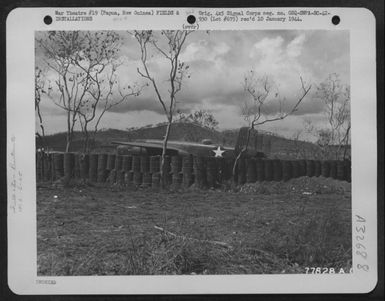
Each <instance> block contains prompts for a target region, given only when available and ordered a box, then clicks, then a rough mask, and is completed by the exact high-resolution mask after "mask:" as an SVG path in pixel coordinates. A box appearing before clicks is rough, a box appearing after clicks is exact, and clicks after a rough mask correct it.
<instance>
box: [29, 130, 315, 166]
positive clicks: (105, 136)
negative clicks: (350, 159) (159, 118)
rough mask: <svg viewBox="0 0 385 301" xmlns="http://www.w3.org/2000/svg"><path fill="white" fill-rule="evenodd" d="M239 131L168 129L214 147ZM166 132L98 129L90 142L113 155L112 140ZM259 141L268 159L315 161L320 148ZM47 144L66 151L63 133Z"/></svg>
mask: <svg viewBox="0 0 385 301" xmlns="http://www.w3.org/2000/svg"><path fill="white" fill-rule="evenodd" d="M238 131H239V130H238V129H234V130H225V131H216V130H212V129H209V128H206V127H202V126H199V125H197V124H193V123H175V124H173V126H172V128H171V133H170V140H179V141H191V142H200V141H202V140H203V139H211V140H212V142H213V143H214V144H220V145H224V146H234V145H235V142H236V139H237V137H238ZM165 132H166V125H160V126H155V127H143V128H139V129H132V130H128V131H124V130H116V129H108V130H101V131H99V132H98V133H97V134H96V137H95V141H93V149H94V151H95V152H101V151H106V152H112V151H114V149H115V146H113V145H111V142H112V141H133V140H136V139H162V138H163V136H164V134H165ZM258 135H259V136H261V141H263V144H264V145H263V148H262V149H263V150H264V152H265V153H267V154H268V156H269V157H273V158H274V157H275V158H280V159H294V158H316V157H319V155H320V154H319V152H320V150H319V148H318V147H317V146H316V145H315V144H313V143H310V142H305V141H298V140H297V141H295V140H291V139H287V138H284V137H280V136H278V135H274V134H271V133H265V132H259V134H258ZM46 141H47V144H48V145H49V147H50V149H53V150H56V151H64V150H65V143H66V142H65V141H66V134H65V133H57V134H54V135H50V136H46ZM36 145H37V147H41V145H40V144H39V141H38V140H37V141H36ZM81 150H82V135H81V133H80V132H75V133H74V138H73V143H72V146H71V151H81Z"/></svg>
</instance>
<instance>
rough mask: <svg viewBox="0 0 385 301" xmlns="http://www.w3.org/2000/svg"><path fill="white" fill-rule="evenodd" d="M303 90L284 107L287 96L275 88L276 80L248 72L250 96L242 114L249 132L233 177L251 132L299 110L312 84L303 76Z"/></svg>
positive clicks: (247, 87) (245, 80) (236, 161)
mask: <svg viewBox="0 0 385 301" xmlns="http://www.w3.org/2000/svg"><path fill="white" fill-rule="evenodd" d="M300 81H301V90H300V93H299V96H298V99H297V101H296V102H295V104H294V105H293V106H292V107H291V108H289V109H285V108H284V102H285V98H283V99H282V98H280V97H279V93H278V91H277V90H276V89H275V85H274V82H273V81H272V80H271V79H270V78H269V77H268V76H266V75H265V76H258V75H257V74H256V73H255V72H254V71H253V70H251V71H250V72H248V73H247V74H246V75H245V77H244V82H243V88H244V91H245V92H246V93H247V95H248V96H249V98H247V99H246V101H245V102H244V104H243V107H242V115H243V118H244V119H245V120H246V121H247V122H248V124H249V129H248V132H247V138H246V143H245V145H244V146H243V148H242V149H241V150H240V151H239V153H238V154H237V157H236V159H235V162H234V166H233V177H235V174H236V168H237V166H238V161H239V159H240V158H241V156H242V155H243V154H244V153H245V152H247V149H248V146H249V141H250V135H251V132H252V131H253V130H254V129H255V128H256V127H257V126H260V125H263V124H265V123H270V122H274V121H278V120H283V119H285V118H286V117H288V116H289V115H291V114H293V113H294V112H296V111H297V110H298V107H299V105H300V104H301V102H302V101H303V99H304V98H305V97H306V95H307V94H308V93H309V91H310V89H311V85H307V86H306V85H305V83H304V81H303V79H302V77H300ZM272 106H273V107H274V106H276V107H277V113H276V114H274V115H273V116H271V114H268V110H267V109H268V107H272Z"/></svg>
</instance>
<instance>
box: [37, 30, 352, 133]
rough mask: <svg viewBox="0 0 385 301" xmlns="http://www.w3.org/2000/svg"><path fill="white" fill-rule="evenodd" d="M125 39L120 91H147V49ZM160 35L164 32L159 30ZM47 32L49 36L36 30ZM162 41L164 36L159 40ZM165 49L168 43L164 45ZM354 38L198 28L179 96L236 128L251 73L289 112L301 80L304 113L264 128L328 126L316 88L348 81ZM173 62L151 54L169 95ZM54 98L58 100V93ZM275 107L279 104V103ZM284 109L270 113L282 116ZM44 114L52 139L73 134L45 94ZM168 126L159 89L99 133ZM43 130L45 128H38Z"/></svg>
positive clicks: (117, 112) (115, 115) (122, 108)
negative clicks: (333, 77) (143, 73)
mask: <svg viewBox="0 0 385 301" xmlns="http://www.w3.org/2000/svg"><path fill="white" fill-rule="evenodd" d="M119 34H120V35H121V37H122V42H123V43H122V46H121V47H120V52H119V56H120V58H119V59H120V60H121V62H122V65H120V66H119V68H118V70H117V74H118V81H119V83H120V85H121V86H126V85H133V84H134V83H136V84H137V85H139V86H141V85H144V84H145V83H146V81H145V79H143V78H141V77H140V75H139V74H138V72H137V68H138V67H139V68H141V62H140V49H139V45H138V43H137V42H136V40H135V39H134V38H133V37H132V36H130V34H129V33H127V32H119ZM155 34H156V35H158V33H155ZM37 35H42V33H37ZM158 37H159V39H160V41H161V39H162V36H160V35H159V36H158ZM160 43H161V44H160V45H162V42H160ZM43 59H44V53H43V52H42V51H40V50H39V49H37V50H36V64H37V65H38V66H39V67H40V68H42V69H44V70H46V72H47V75H46V77H47V78H49V79H50V80H54V78H55V76H56V75H55V73H54V72H52V70H50V69H49V68H48V67H47V66H46V65H45V63H44V60H43ZM349 59H350V54H349V33H348V31H337V30H333V31H326V30H311V31H310V30H299V31H294V30H254V31H210V32H204V31H196V32H193V33H191V34H190V35H189V36H188V38H187V40H186V43H185V45H184V47H183V49H182V52H181V60H182V61H183V62H185V63H186V64H187V65H188V66H189V74H190V78H186V79H185V80H184V82H183V86H182V90H181V91H180V92H179V93H178V95H177V101H178V109H179V110H181V111H182V112H185V113H189V112H193V111H195V110H200V109H203V110H207V111H209V112H210V113H212V114H213V115H214V117H215V118H216V119H217V121H218V122H219V124H218V129H220V130H221V129H234V128H238V127H240V126H245V125H247V122H246V121H245V120H244V118H243V117H242V116H241V108H242V105H243V104H244V103H245V102H249V101H251V99H250V95H248V94H247V93H245V91H244V87H243V82H244V77H245V75H246V74H247V72H249V71H250V70H253V72H254V73H255V74H256V75H257V76H258V77H263V76H267V77H268V78H269V79H270V80H271V82H273V83H274V91H276V92H277V93H278V94H279V98H280V99H284V108H286V109H289V108H291V107H292V106H293V105H294V103H296V101H297V100H298V97H300V95H301V81H300V78H301V77H302V79H303V80H304V82H305V84H306V85H311V86H312V88H311V90H310V92H309V94H308V95H307V96H306V97H305V99H304V100H303V101H302V103H301V105H300V106H299V109H298V111H297V112H295V114H294V115H292V116H289V117H288V118H286V119H285V120H282V121H277V122H272V123H267V124H265V125H264V126H262V127H261V129H263V130H267V131H271V132H275V133H277V134H279V135H282V136H286V137H291V136H293V135H294V134H295V133H297V132H298V131H299V130H301V129H302V128H303V123H304V120H305V119H307V120H312V121H313V123H314V124H318V125H322V123H324V122H325V118H324V113H323V106H322V104H321V102H320V101H319V100H317V98H316V97H315V92H316V87H317V85H319V84H320V83H321V82H322V81H324V80H325V79H326V78H327V77H328V75H329V74H331V73H337V74H338V75H339V76H340V79H341V81H342V82H343V83H345V84H349V80H350V78H349V73H350V70H349ZM169 68H170V67H169V65H168V64H167V60H165V58H164V57H162V56H160V55H158V54H157V53H156V51H155V50H154V49H152V50H151V52H150V60H149V70H150V72H151V74H152V75H153V77H154V78H155V80H156V82H157V84H158V86H159V87H160V90H161V93H162V95H164V96H165V97H166V96H167V93H168V92H167V90H168V88H169V85H170V83H169V82H168V81H167V74H168V72H169ZM51 97H52V96H51ZM270 102H271V103H272V104H274V99H271V100H270ZM278 107H279V106H278V105H271V106H269V107H268V110H267V111H266V112H267V113H268V114H269V115H268V117H269V116H270V117H271V116H275V115H276V114H277V110H278ZM41 110H42V115H43V119H44V124H45V129H46V133H47V134H52V133H56V132H63V131H65V130H66V120H65V112H64V111H63V109H61V108H59V107H57V106H56V105H55V104H54V103H53V101H52V99H50V98H48V97H45V96H44V97H43V98H42V102H41ZM164 121H166V119H165V115H164V113H163V111H162V107H161V105H160V103H159V102H158V101H157V99H156V95H155V93H154V90H153V88H152V86H148V87H145V88H144V89H143V90H142V93H141V94H140V95H139V96H137V97H130V98H128V99H127V100H126V101H125V102H124V103H122V104H121V105H119V106H117V107H114V108H113V110H112V111H110V112H107V113H106V114H105V116H104V117H103V119H102V121H101V123H100V128H116V129H127V128H131V127H140V126H144V125H149V124H157V123H159V122H164ZM36 125H38V124H37V123H36Z"/></svg>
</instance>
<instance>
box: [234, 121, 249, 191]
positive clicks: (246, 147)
mask: <svg viewBox="0 0 385 301" xmlns="http://www.w3.org/2000/svg"><path fill="white" fill-rule="evenodd" d="M253 129H254V126H253V125H252V126H250V128H249V130H248V131H247V139H246V144H245V146H244V147H243V148H242V149H241V151H240V152H239V154H238V155H237V157H236V158H235V161H234V165H233V171H232V173H233V174H232V178H233V185H234V186H235V185H236V183H235V176H236V173H237V166H238V162H239V160H240V159H241V157H242V155H243V153H245V152H246V153H247V149H248V147H249V142H250V133H251V131H252V130H253Z"/></svg>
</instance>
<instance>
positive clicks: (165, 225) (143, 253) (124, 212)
mask: <svg viewBox="0 0 385 301" xmlns="http://www.w3.org/2000/svg"><path fill="white" fill-rule="evenodd" d="M37 240H38V250H37V251H38V274H39V275H132V274H134V275H149V274H251V273H252V274H265V273H270V274H271V273H305V272H306V270H307V269H306V268H310V267H321V268H334V269H338V270H340V269H341V268H342V269H344V270H345V271H349V269H350V267H351V258H352V255H351V192H350V184H349V183H347V182H340V181H336V180H330V179H323V178H317V179H316V178H314V179H309V178H306V177H303V178H298V179H293V180H291V181H289V182H286V183H275V182H270V183H259V184H247V185H245V186H244V187H242V188H241V189H240V190H239V191H238V192H231V191H221V190H194V189H189V190H186V191H178V192H158V191H151V190H140V189H136V190H135V189H132V188H130V189H127V188H124V187H117V186H114V187H107V186H105V187H101V186H89V185H77V186H74V187H70V188H64V187H58V186H52V185H50V184H48V183H42V184H39V185H38V189H37Z"/></svg>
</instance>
